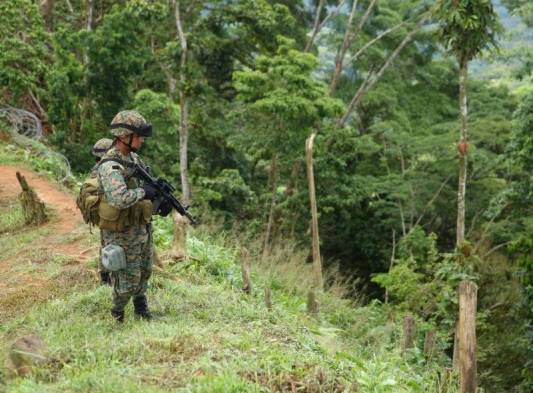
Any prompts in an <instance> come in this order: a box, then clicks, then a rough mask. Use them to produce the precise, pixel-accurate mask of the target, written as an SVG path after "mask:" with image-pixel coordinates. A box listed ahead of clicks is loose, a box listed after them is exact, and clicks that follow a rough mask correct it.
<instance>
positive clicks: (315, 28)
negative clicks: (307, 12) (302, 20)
mask: <svg viewBox="0 0 533 393" xmlns="http://www.w3.org/2000/svg"><path fill="white" fill-rule="evenodd" d="M345 2H346V0H338V2H337V7H336V8H335V9H334V10H333V11H332V12H330V13H329V14H327V15H326V17H325V18H324V19H322V21H320V15H321V13H322V8H324V3H325V0H320V3H319V4H318V6H317V9H316V14H315V23H314V25H313V30H311V37H310V38H309V40H308V41H307V44H306V45H305V49H304V52H309V51H310V50H311V48H312V47H313V44H314V42H315V39H316V37H317V36H318V34H320V32H321V31H322V29H323V28H324V26H325V25H326V23H327V22H328V20H330V19H331V18H333V17H334V16H336V15H337V14H338V13H339V12H340V10H341V9H342V7H343V5H344V3H345Z"/></svg>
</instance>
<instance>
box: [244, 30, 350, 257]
mask: <svg viewBox="0 0 533 393" xmlns="http://www.w3.org/2000/svg"><path fill="white" fill-rule="evenodd" d="M278 43H279V49H278V51H277V53H276V54H275V55H274V56H271V57H269V56H260V57H259V58H258V59H257V68H256V69H255V70H251V69H250V70H245V71H237V72H235V74H234V79H235V88H236V89H237V92H238V96H237V98H238V99H239V101H240V102H241V103H242V104H243V106H244V108H245V123H246V124H249V126H248V127H246V128H247V129H248V130H249V132H250V136H251V138H253V141H254V144H255V148H256V149H259V150H262V151H263V152H264V154H265V155H266V156H269V157H271V166H270V174H269V179H270V181H269V184H270V187H269V188H270V193H271V204H270V209H269V216H268V217H269V218H268V223H269V224H268V225H267V231H266V234H265V249H266V248H267V245H268V242H269V240H270V237H271V230H272V221H273V214H274V207H275V199H276V192H277V191H276V189H277V183H278V174H279V173H280V172H281V173H283V172H285V173H286V172H287V171H288V168H290V167H291V164H292V163H293V162H294V161H295V160H297V159H298V156H300V157H301V155H295V154H294V152H295V151H300V152H303V149H302V147H303V146H304V141H305V140H306V138H307V137H308V136H309V134H310V133H311V129H312V128H313V127H314V126H315V125H316V124H319V123H320V122H321V121H322V119H324V118H328V117H331V116H333V115H337V114H339V113H340V111H341V110H342V109H343V105H342V103H341V101H340V100H337V99H334V98H331V97H329V94H328V92H327V89H326V86H325V84H324V83H321V82H318V81H316V80H314V79H313V78H312V76H311V74H312V72H313V71H314V70H315V68H316V67H317V65H318V61H317V59H316V57H315V56H314V55H312V54H310V53H304V52H300V51H298V50H296V49H294V41H293V40H289V39H287V38H285V37H278ZM280 166H281V168H280Z"/></svg>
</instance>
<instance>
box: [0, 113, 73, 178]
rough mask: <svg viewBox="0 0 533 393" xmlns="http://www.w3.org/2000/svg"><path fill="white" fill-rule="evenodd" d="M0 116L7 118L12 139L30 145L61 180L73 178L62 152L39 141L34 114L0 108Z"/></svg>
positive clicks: (39, 128)
mask: <svg viewBox="0 0 533 393" xmlns="http://www.w3.org/2000/svg"><path fill="white" fill-rule="evenodd" d="M0 118H3V119H5V120H7V122H8V123H9V125H10V126H11V129H10V130H9V131H10V132H11V136H12V139H13V141H14V142H15V143H16V144H17V145H19V146H22V147H31V148H32V150H33V151H35V152H36V153H37V154H38V155H39V156H41V157H42V158H43V159H44V160H45V161H47V162H49V163H50V164H51V165H50V167H51V168H52V169H53V170H54V171H56V172H57V173H56V175H57V178H58V179H59V180H60V181H61V182H66V181H67V180H71V179H73V175H72V170H71V167H70V162H69V161H68V159H67V157H65V156H64V155H63V154H61V153H58V152H56V151H54V150H52V149H50V147H48V146H46V145H44V144H43V143H41V142H40V140H41V139H42V137H43V127H42V123H41V120H39V118H38V117H37V116H35V114H33V113H31V112H28V111H25V110H23V109H19V108H13V107H6V108H0Z"/></svg>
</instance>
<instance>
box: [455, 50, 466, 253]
mask: <svg viewBox="0 0 533 393" xmlns="http://www.w3.org/2000/svg"><path fill="white" fill-rule="evenodd" d="M467 78H468V62H467V61H466V60H464V59H462V60H461V61H460V64H459V107H460V109H461V141H460V142H459V145H458V149H457V150H458V151H459V187H458V189H457V247H460V246H461V244H463V243H464V241H465V210H466V208H465V192H466V156H467V153H468V142H467V141H468V139H467V132H466V124H467V115H468V111H467V101H466V81H467Z"/></svg>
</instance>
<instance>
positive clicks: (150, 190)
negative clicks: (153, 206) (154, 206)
mask: <svg viewBox="0 0 533 393" xmlns="http://www.w3.org/2000/svg"><path fill="white" fill-rule="evenodd" d="M142 189H143V190H144V199H150V200H151V201H153V200H154V199H155V197H156V195H157V191H156V189H155V187H154V186H152V185H151V184H149V183H144V184H143V186H142Z"/></svg>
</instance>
